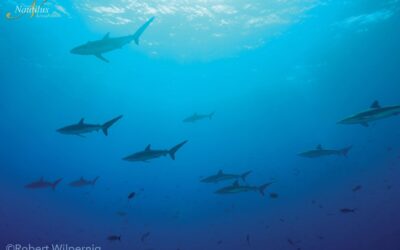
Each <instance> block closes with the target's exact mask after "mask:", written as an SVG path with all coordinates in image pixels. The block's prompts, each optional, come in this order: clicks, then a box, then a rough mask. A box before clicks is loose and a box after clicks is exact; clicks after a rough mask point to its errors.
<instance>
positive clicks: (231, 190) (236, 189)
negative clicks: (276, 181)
mask: <svg viewBox="0 0 400 250" xmlns="http://www.w3.org/2000/svg"><path fill="white" fill-rule="evenodd" d="M271 184H272V182H268V183H265V184H263V185H261V186H247V185H243V186H242V185H240V184H239V181H235V182H234V183H233V184H232V185H229V186H227V187H223V188H221V189H218V190H217V191H215V193H216V194H238V193H245V192H259V193H260V194H261V195H262V196H264V194H265V189H266V188H267V187H269V186H270V185H271Z"/></svg>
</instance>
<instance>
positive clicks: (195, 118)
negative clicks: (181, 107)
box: [183, 112, 215, 123]
mask: <svg viewBox="0 0 400 250" xmlns="http://www.w3.org/2000/svg"><path fill="white" fill-rule="evenodd" d="M214 114H215V112H212V113H210V114H206V115H199V114H197V113H194V114H193V115H191V116H189V117H187V118H185V119H184V120H183V122H190V123H194V122H197V121H200V120H204V119H210V120H211V119H212V117H213V116H214Z"/></svg>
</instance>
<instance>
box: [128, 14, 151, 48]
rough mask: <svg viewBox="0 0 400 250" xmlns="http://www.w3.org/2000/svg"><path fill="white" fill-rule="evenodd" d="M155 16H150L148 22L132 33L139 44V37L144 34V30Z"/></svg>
mask: <svg viewBox="0 0 400 250" xmlns="http://www.w3.org/2000/svg"><path fill="white" fill-rule="evenodd" d="M154 18H155V17H152V18H150V19H149V20H148V21H147V22H145V23H144V24H143V25H142V26H140V28H139V29H138V30H137V31H136V32H135V34H133V35H132V38H133V40H135V43H136V45H139V38H140V36H141V35H142V34H143V32H144V31H145V30H146V29H147V27H148V26H149V25H150V24H151V23H152V22H153V21H154Z"/></svg>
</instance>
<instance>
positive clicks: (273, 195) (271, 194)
mask: <svg viewBox="0 0 400 250" xmlns="http://www.w3.org/2000/svg"><path fill="white" fill-rule="evenodd" d="M269 197H271V198H272V199H276V198H278V194H277V193H270V194H269Z"/></svg>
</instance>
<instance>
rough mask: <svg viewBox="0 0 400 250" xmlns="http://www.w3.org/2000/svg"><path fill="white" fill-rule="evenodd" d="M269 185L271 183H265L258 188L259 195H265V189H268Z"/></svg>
mask: <svg viewBox="0 0 400 250" xmlns="http://www.w3.org/2000/svg"><path fill="white" fill-rule="evenodd" d="M271 184H272V182H268V183H265V184H263V185H261V186H260V187H258V191H259V192H260V194H261V195H262V196H264V195H265V189H266V188H267V187H269V185H271Z"/></svg>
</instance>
